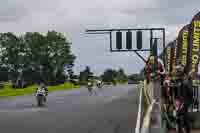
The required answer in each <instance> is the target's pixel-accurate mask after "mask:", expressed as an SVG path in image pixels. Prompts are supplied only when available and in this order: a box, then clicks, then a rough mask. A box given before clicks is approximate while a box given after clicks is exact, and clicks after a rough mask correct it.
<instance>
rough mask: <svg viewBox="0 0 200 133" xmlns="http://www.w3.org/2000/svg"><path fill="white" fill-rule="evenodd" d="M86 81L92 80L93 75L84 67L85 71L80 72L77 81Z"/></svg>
mask: <svg viewBox="0 0 200 133" xmlns="http://www.w3.org/2000/svg"><path fill="white" fill-rule="evenodd" d="M88 79H93V73H92V72H91V70H90V67H89V66H86V68H85V70H83V71H81V72H80V76H79V81H80V82H86V81H88Z"/></svg>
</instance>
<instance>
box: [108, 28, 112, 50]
mask: <svg viewBox="0 0 200 133" xmlns="http://www.w3.org/2000/svg"><path fill="white" fill-rule="evenodd" d="M109 35H110V51H112V32H110V34H109Z"/></svg>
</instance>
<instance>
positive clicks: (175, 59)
mask: <svg viewBox="0 0 200 133" xmlns="http://www.w3.org/2000/svg"><path fill="white" fill-rule="evenodd" d="M177 42H178V41H177V39H176V40H174V41H173V44H172V51H173V53H172V55H173V57H172V60H173V65H172V69H173V70H174V68H175V66H176V64H177ZM173 70H172V71H173Z"/></svg>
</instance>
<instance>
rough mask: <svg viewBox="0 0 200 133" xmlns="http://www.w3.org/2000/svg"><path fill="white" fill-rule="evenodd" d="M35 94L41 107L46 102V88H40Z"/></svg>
mask: <svg viewBox="0 0 200 133" xmlns="http://www.w3.org/2000/svg"><path fill="white" fill-rule="evenodd" d="M35 96H36V100H37V105H38V106H39V107H41V106H42V105H44V103H45V102H46V90H45V88H38V89H37V91H36V94H35Z"/></svg>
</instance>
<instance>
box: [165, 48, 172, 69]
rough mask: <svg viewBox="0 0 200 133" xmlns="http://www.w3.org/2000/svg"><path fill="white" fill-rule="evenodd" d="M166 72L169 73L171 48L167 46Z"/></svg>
mask: <svg viewBox="0 0 200 133" xmlns="http://www.w3.org/2000/svg"><path fill="white" fill-rule="evenodd" d="M166 51H167V71H170V59H171V47H170V46H167V49H166Z"/></svg>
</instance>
